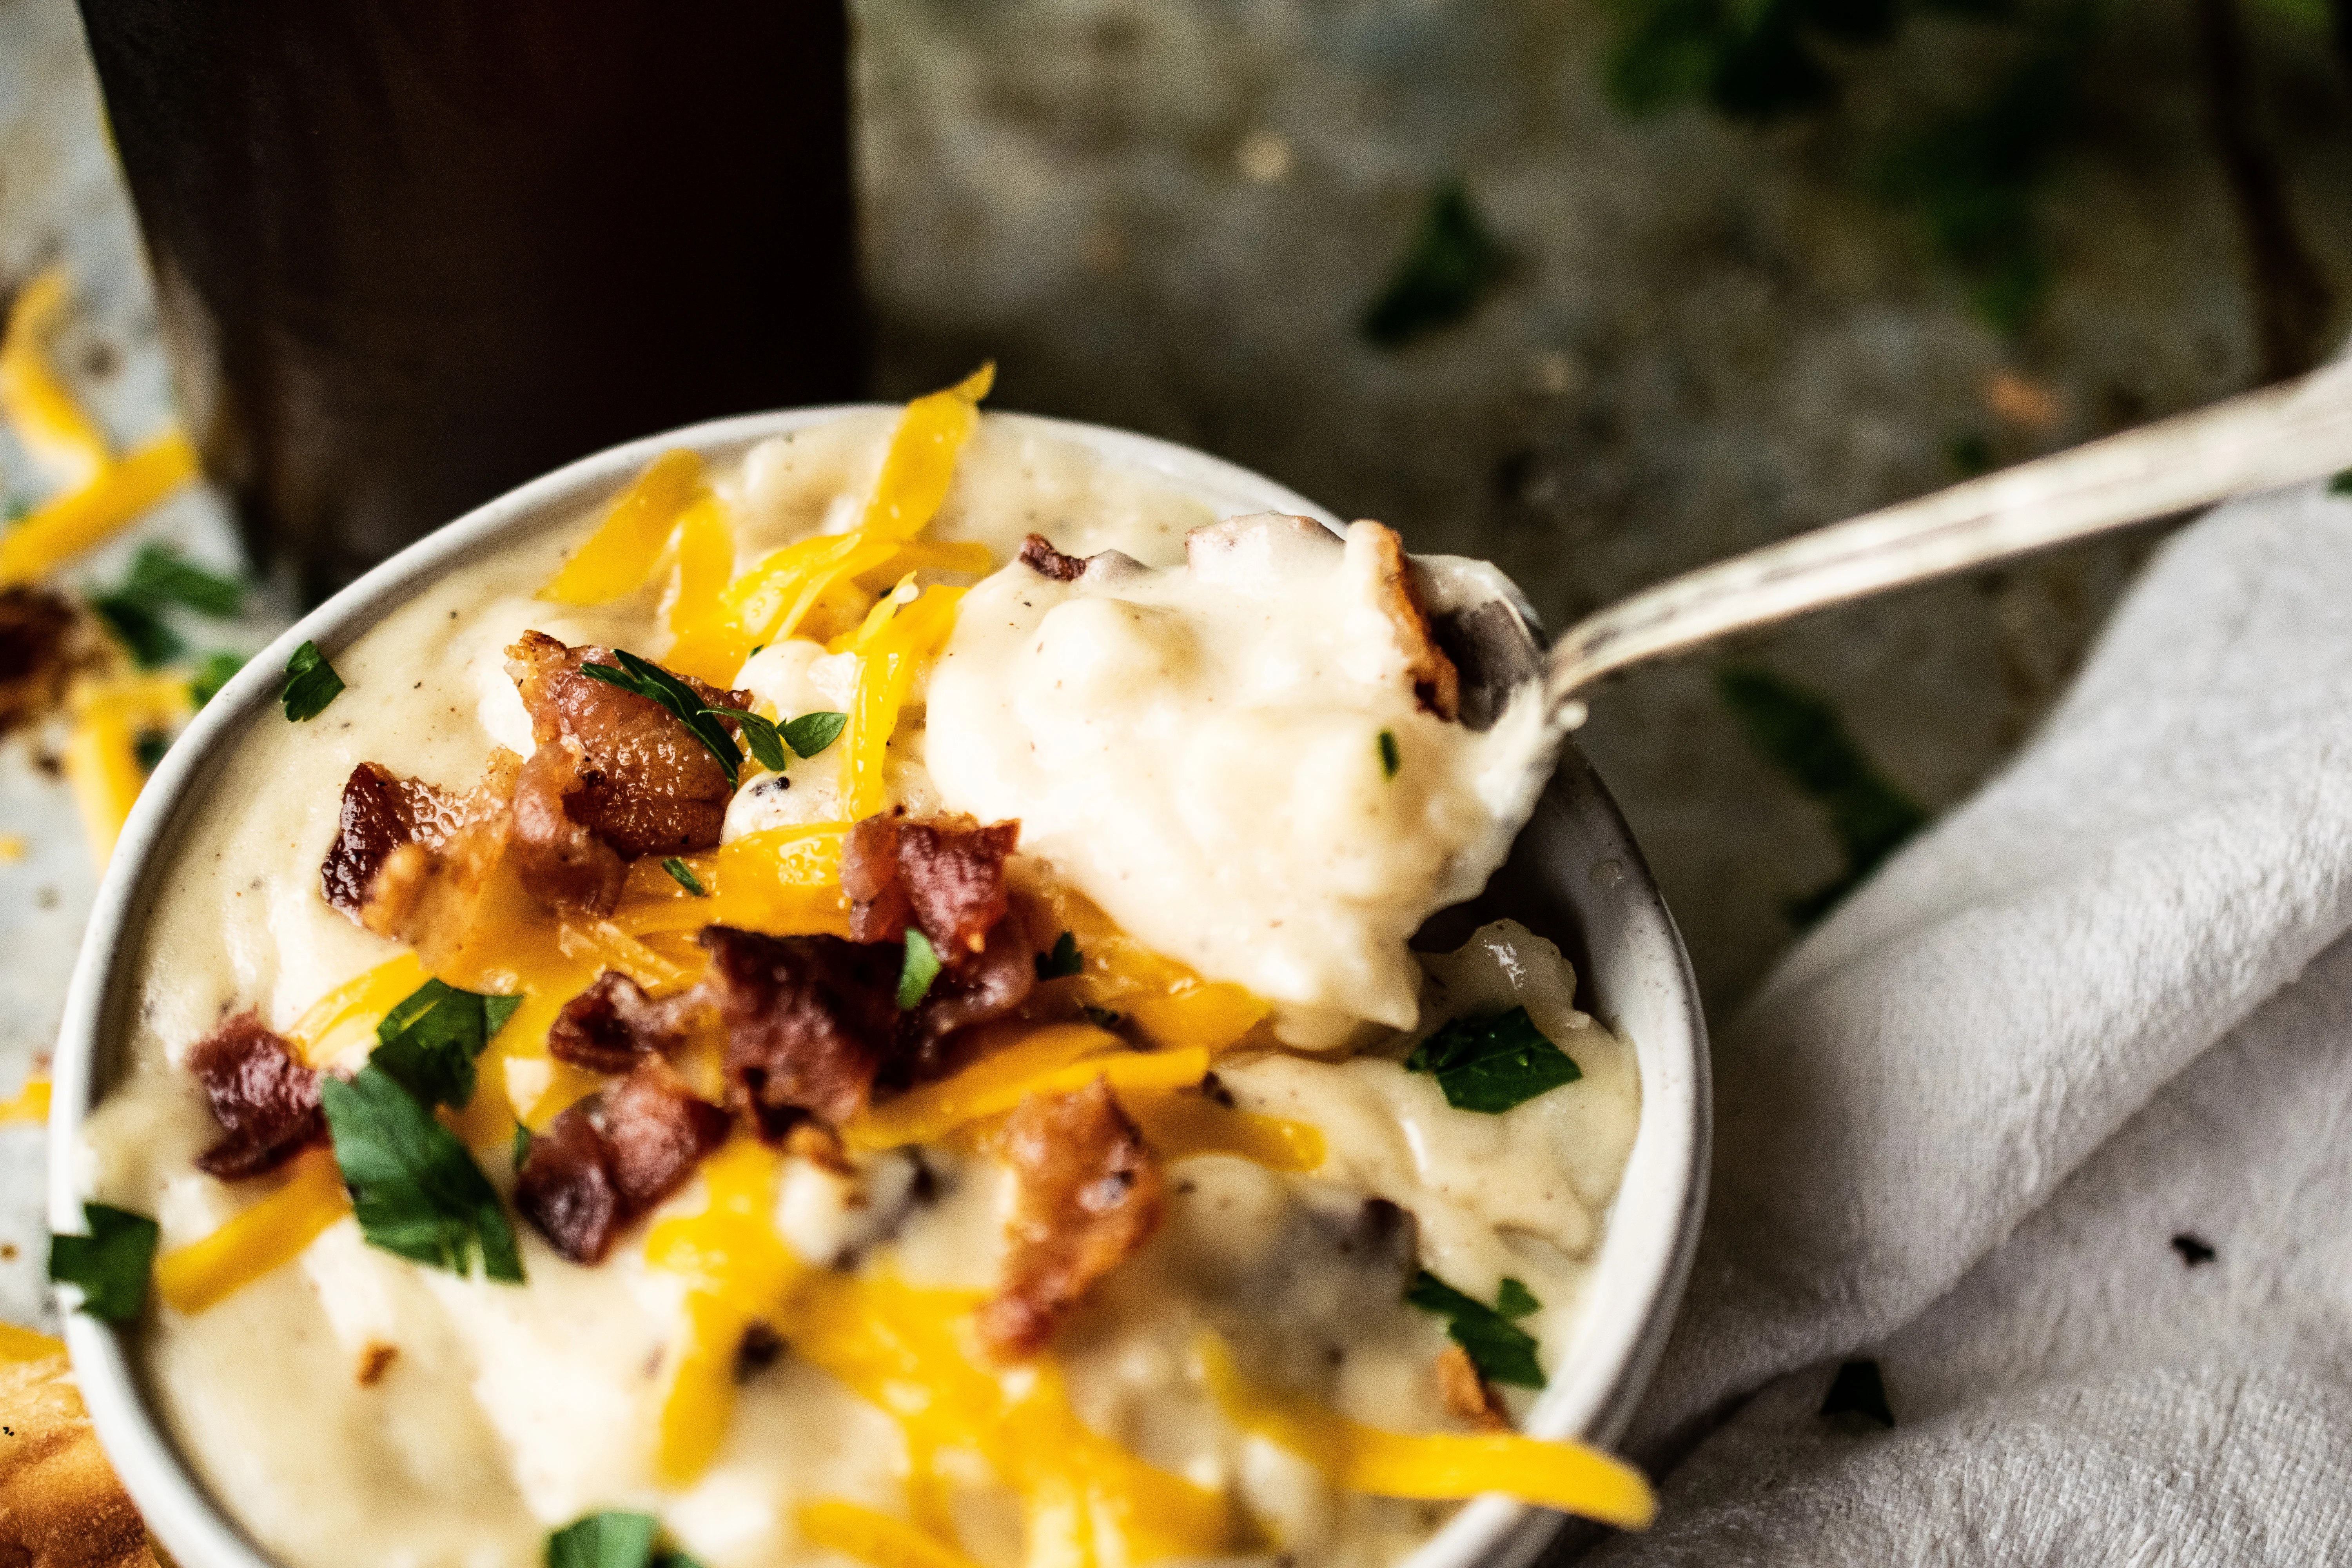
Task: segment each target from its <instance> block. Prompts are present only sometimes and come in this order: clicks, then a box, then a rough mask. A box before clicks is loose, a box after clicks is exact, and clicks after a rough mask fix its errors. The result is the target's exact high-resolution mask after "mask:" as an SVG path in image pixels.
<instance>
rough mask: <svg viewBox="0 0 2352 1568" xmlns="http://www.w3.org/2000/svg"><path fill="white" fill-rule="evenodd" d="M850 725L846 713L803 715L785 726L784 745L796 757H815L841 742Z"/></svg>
mask: <svg viewBox="0 0 2352 1568" xmlns="http://www.w3.org/2000/svg"><path fill="white" fill-rule="evenodd" d="M848 723H849V715H848V714H846V713H803V714H802V715H801V716H800V717H799V718H797V719H795V720H793V721H792V722H791V723H789V724H787V725H785V726H784V744H786V745H787V746H790V747H791V748H792V749H793V755H794V756H796V757H814V756H815V755H816V754H817V753H818V752H822V751H824V749H825V748H826V747H827V746H830V745H832V744H833V743H834V742H835V741H838V740H840V739H841V731H843V730H844V729H845V728H846V727H847V726H848Z"/></svg>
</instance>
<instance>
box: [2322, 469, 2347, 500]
mask: <svg viewBox="0 0 2352 1568" xmlns="http://www.w3.org/2000/svg"><path fill="white" fill-rule="evenodd" d="M2327 493H2328V494H2329V495H2332V496H2352V468H2344V469H2341V470H2339V471H2338V472H2337V473H2336V477H2335V478H2334V479H2330V480H2328V481H2327Z"/></svg>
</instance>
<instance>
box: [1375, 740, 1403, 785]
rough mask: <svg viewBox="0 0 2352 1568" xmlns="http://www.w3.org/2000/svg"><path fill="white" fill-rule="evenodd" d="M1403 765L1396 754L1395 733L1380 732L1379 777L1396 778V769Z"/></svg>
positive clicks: (1400, 758) (1401, 759)
mask: <svg viewBox="0 0 2352 1568" xmlns="http://www.w3.org/2000/svg"><path fill="white" fill-rule="evenodd" d="M1403 765H1404V759H1403V758H1402V756H1400V755H1399V754H1398V753H1397V740H1396V731H1394V730H1383V731H1381V777H1382V778H1389V779H1392V778H1394V777H1396V776H1397V769H1399V768H1400V767H1402V766H1403Z"/></svg>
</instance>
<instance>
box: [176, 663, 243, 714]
mask: <svg viewBox="0 0 2352 1568" xmlns="http://www.w3.org/2000/svg"><path fill="white" fill-rule="evenodd" d="M243 668H245V655H243V654H241V653H208V654H206V655H205V658H204V662H203V663H202V664H199V665H197V666H196V673H195V675H194V677H193V678H191V679H190V680H189V681H188V700H189V701H191V702H193V703H194V705H195V706H196V707H198V708H202V707H203V706H204V705H205V703H207V702H210V701H211V700H213V699H214V698H215V697H218V696H219V695H220V689H221V688H222V687H224V686H226V685H227V684H228V681H229V677H231V676H233V675H235V674H236V672H237V671H238V670H240V669H243Z"/></svg>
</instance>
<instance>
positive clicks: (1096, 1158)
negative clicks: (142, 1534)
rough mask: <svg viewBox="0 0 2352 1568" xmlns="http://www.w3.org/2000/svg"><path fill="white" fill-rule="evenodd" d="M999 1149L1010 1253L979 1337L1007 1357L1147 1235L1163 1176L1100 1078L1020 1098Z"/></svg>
mask: <svg viewBox="0 0 2352 1568" xmlns="http://www.w3.org/2000/svg"><path fill="white" fill-rule="evenodd" d="M1001 1150H1002V1153H1003V1158H1004V1161H1005V1163H1007V1164H1009V1165H1010V1166H1012V1168H1013V1175H1014V1178H1015V1180H1016V1181H1017V1183H1018V1184H1019V1185H1018V1191H1019V1197H1018V1199H1017V1200H1016V1205H1015V1207H1014V1211H1013V1222H1012V1225H1011V1226H1010V1229H1011V1232H1012V1242H1013V1248H1012V1257H1011V1259H1010V1261H1009V1262H1008V1264H1007V1266H1006V1276H1005V1282H1004V1286H1003V1289H1002V1290H1000V1291H999V1292H998V1293H997V1294H996V1296H995V1297H993V1298H992V1300H989V1302H988V1303H987V1304H986V1305H985V1306H983V1307H982V1308H981V1310H980V1319H979V1324H980V1333H981V1339H982V1342H985V1343H986V1344H987V1345H988V1347H989V1348H990V1349H991V1350H992V1351H993V1352H995V1353H996V1354H997V1355H999V1356H1001V1357H1004V1358H1006V1359H1012V1358H1014V1357H1019V1356H1024V1355H1029V1354H1032V1353H1034V1352H1036V1351H1037V1350H1039V1349H1041V1348H1043V1346H1044V1345H1045V1342H1046V1341H1047V1340H1048V1339H1050V1338H1052V1337H1053V1333H1054V1330H1055V1327H1057V1326H1058V1325H1059V1324H1060V1322H1061V1321H1062V1320H1063V1319H1064V1318H1066V1317H1067V1316H1068V1315H1069V1313H1070V1311H1071V1310H1073V1309H1074V1308H1076V1306H1077V1304H1078V1301H1079V1300H1080V1298H1082V1297H1083V1296H1084V1295H1085V1294H1086V1292H1087V1288H1088V1287H1089V1286H1091V1285H1092V1284H1093V1283H1094V1282H1095V1281H1096V1280H1097V1279H1101V1278H1102V1277H1103V1276H1104V1275H1106V1274H1108V1273H1109V1272H1110V1271H1111V1270H1112V1269H1113V1268H1117V1267H1118V1265H1119V1264H1120V1263H1121V1262H1122V1261H1124V1260H1125V1259H1126V1258H1129V1256H1131V1255H1132V1254H1134V1253H1135V1252H1137V1251H1139V1250H1140V1249H1141V1247H1143V1244H1144V1243H1145V1242H1147V1241H1149V1240H1150V1239H1151V1233H1152V1232H1153V1231H1154V1230H1156V1229H1157V1228H1159V1225H1160V1212H1161V1208H1162V1206H1163V1200H1164V1189H1165V1186H1166V1183H1165V1180H1164V1178H1163V1177H1162V1176H1161V1174H1160V1163H1159V1161H1158V1160H1156V1159H1154V1158H1153V1157H1152V1153H1151V1150H1150V1146H1149V1145H1147V1144H1146V1143H1145V1142H1144V1141H1143V1134H1142V1133H1141V1132H1139V1131H1137V1130H1136V1126H1135V1123H1134V1122H1132V1121H1129V1120H1128V1117H1127V1113H1126V1112H1125V1111H1123V1110H1120V1109H1119V1106H1118V1100H1115V1099H1113V1098H1112V1096H1111V1092H1110V1085H1109V1084H1108V1082H1107V1081H1105V1080H1104V1079H1096V1080H1095V1081H1094V1082H1093V1083H1090V1084H1088V1085H1087V1087H1086V1088H1084V1089H1073V1090H1071V1091H1069V1092H1068V1093H1066V1094H1055V1095H1042V1094H1033V1095H1031V1096H1029V1097H1028V1098H1027V1099H1026V1100H1023V1101H1022V1102H1021V1104H1020V1107H1019V1109H1017V1110H1014V1111H1013V1115H1012V1116H1011V1117H1010V1118H1009V1119H1008V1120H1007V1121H1006V1122H1005V1124H1004V1133H1003V1143H1002V1145H1001Z"/></svg>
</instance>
